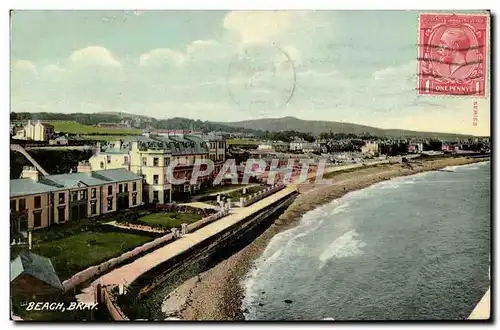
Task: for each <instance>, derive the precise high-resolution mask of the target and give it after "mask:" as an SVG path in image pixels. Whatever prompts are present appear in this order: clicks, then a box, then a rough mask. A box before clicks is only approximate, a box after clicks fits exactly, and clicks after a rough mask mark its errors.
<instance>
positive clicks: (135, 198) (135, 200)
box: [132, 193, 137, 205]
mask: <svg viewBox="0 0 500 330" xmlns="http://www.w3.org/2000/svg"><path fill="white" fill-rule="evenodd" d="M135 204H137V194H136V193H135V194H133V195H132V205H135Z"/></svg>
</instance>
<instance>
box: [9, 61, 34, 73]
mask: <svg viewBox="0 0 500 330" xmlns="http://www.w3.org/2000/svg"><path fill="white" fill-rule="evenodd" d="M11 70H12V71H13V72H18V73H22V72H28V73H33V74H37V73H38V70H37V68H36V66H35V64H33V63H32V62H30V61H27V60H15V61H13V62H12V63H11Z"/></svg>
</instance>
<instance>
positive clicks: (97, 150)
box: [94, 142, 101, 156]
mask: <svg viewBox="0 0 500 330" xmlns="http://www.w3.org/2000/svg"><path fill="white" fill-rule="evenodd" d="M94 154H95V155H96V156H99V155H100V154H101V142H97V143H96V145H95V153H94Z"/></svg>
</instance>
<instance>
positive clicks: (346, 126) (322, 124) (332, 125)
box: [221, 117, 471, 139]
mask: <svg viewBox="0 0 500 330" xmlns="http://www.w3.org/2000/svg"><path fill="white" fill-rule="evenodd" d="M221 124H225V125H229V126H233V127H239V128H245V129H248V128H251V127H259V129H261V130H264V131H269V132H281V131H291V130H294V131H298V132H303V133H312V134H315V135H319V134H320V133H325V132H333V133H344V134H356V135H359V134H363V133H365V134H367V133H368V134H371V135H375V136H389V137H401V136H402V137H427V138H440V139H456V138H469V137H471V135H465V134H454V133H439V132H420V131H409V130H402V129H382V128H377V127H371V126H365V125H357V124H351V123H340V122H335V121H319V120H302V119H298V118H295V117H283V118H265V119H255V120H245V121H238V122H227V123H221Z"/></svg>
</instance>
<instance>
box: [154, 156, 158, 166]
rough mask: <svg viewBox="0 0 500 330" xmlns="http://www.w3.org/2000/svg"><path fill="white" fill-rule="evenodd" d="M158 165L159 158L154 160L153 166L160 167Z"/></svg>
mask: <svg viewBox="0 0 500 330" xmlns="http://www.w3.org/2000/svg"><path fill="white" fill-rule="evenodd" d="M158 164H159V159H158V157H155V158H153V166H158Z"/></svg>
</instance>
